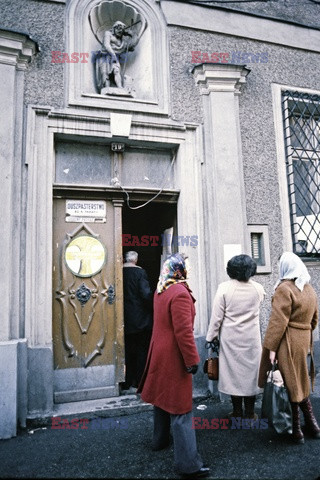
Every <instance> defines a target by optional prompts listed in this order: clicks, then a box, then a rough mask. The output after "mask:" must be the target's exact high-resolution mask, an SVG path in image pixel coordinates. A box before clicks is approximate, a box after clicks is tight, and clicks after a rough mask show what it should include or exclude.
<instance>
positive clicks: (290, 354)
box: [259, 252, 320, 443]
mask: <svg viewBox="0 0 320 480" xmlns="http://www.w3.org/2000/svg"><path fill="white" fill-rule="evenodd" d="M309 282H310V275H309V274H308V271H307V268H306V266H305V265H304V263H303V262H302V261H301V259H300V258H299V257H298V256H297V255H295V254H294V253H291V252H285V253H284V254H283V255H282V256H281V258H280V278H279V281H278V282H277V284H276V286H275V292H274V295H273V298H272V311H271V316H270V320H269V325H268V328H267V331H266V335H265V338H264V343H263V352H262V358H261V365H260V372H259V386H261V387H263V386H264V383H265V381H266V376H267V371H268V370H270V369H271V364H272V363H273V362H274V361H278V366H279V370H280V372H281V374H282V376H283V378H284V382H285V384H286V386H287V389H288V392H289V396H290V401H291V406H292V421H293V433H292V436H293V440H294V441H295V442H296V443H304V436H303V433H302V430H301V426H300V415H299V406H300V408H301V410H302V412H303V414H304V419H305V424H306V428H307V430H308V431H309V433H310V434H311V435H312V436H313V437H315V438H320V428H319V426H318V424H317V421H316V419H315V417H314V415H313V411H312V405H311V402H310V399H309V394H310V381H309V374H308V364H307V355H308V352H309V350H310V352H311V380H312V386H313V381H314V365H313V357H312V354H313V347H312V330H314V328H315V327H316V325H317V322H318V302H317V296H316V293H315V291H314V289H313V288H312V287H311V285H310V284H309Z"/></svg>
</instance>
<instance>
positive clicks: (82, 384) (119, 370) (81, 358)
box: [53, 199, 124, 402]
mask: <svg viewBox="0 0 320 480" xmlns="http://www.w3.org/2000/svg"><path fill="white" fill-rule="evenodd" d="M68 202H69V206H70V205H71V207H74V212H75V214H73V216H70V215H68ZM77 202H78V205H77ZM77 206H78V207H79V209H78V213H77V211H76V207H77ZM99 207H101V208H102V210H103V214H102V215H103V216H101V215H100V216H99V214H97V213H96V210H97V209H98V208H99ZM86 208H87V209H88V210H87V211H86V210H83V209H86ZM81 209H82V210H81ZM91 210H92V213H90V212H91ZM79 212H80V213H79ZM119 213H120V212H119ZM90 214H91V215H92V216H90ZM116 214H117V211H116V208H114V206H113V204H112V202H110V201H108V202H107V201H106V202H102V201H99V202H93V201H92V202H90V201H83V200H78V201H68V200H66V199H55V200H54V217H53V218H54V220H53V347H54V368H55V401H56V402H63V401H75V400H82V399H91V398H102V397H105V396H113V395H117V394H118V382H119V381H122V379H123V378H122V377H123V368H124V367H123V363H124V353H123V332H122V326H123V325H122V320H121V319H120V318H119V315H117V312H119V311H120V309H119V308H116V303H117V302H122V291H120V292H118V291H117V289H116V288H115V285H116V282H117V285H118V284H119V278H117V276H118V277H119V275H120V277H121V274H122V272H121V270H120V271H118V270H119V262H116V258H115V257H116V253H117V252H116V248H115V223H117V219H116V218H115V216H116ZM79 215H80V216H79ZM81 215H84V216H83V217H81ZM95 215H97V216H96V217H95ZM119 242H121V239H119ZM120 244H121V243H120ZM118 295H119V298H118ZM119 327H120V329H119ZM119 348H120V351H119ZM121 352H122V353H121Z"/></svg>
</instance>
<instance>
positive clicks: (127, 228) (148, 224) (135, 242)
mask: <svg viewBox="0 0 320 480" xmlns="http://www.w3.org/2000/svg"><path fill="white" fill-rule="evenodd" d="M140 204H141V202H131V203H130V205H131V206H132V207H136V206H139V205H140ZM169 228H173V230H172V231H173V236H174V237H175V236H176V234H177V204H176V203H165V202H151V203H149V204H147V205H146V206H144V207H142V208H138V209H131V208H129V207H128V205H127V204H125V205H124V207H123V210H122V248H123V257H124V255H125V253H126V252H128V251H129V250H134V251H136V252H137V253H138V255H139V257H138V265H139V266H140V267H142V268H144V270H145V271H146V272H147V275H148V279H149V283H150V287H151V290H152V291H153V292H154V291H155V290H156V287H157V283H158V279H159V274H160V264H161V256H162V254H163V250H164V247H165V246H167V245H168V237H166V235H164V232H165V231H166V230H167V229H169ZM163 235H164V236H163ZM172 248H173V252H174V248H175V247H174V246H173V247H172Z"/></svg>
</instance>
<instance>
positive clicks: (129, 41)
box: [97, 21, 139, 95]
mask: <svg viewBox="0 0 320 480" xmlns="http://www.w3.org/2000/svg"><path fill="white" fill-rule="evenodd" d="M128 29H130V27H126V25H125V24H124V23H122V22H120V21H117V22H115V23H114V24H113V26H112V28H111V29H110V30H107V31H106V32H105V34H104V36H103V43H102V50H101V54H100V55H99V58H98V59H97V63H98V69H99V72H98V74H99V84H100V93H102V94H103V93H107V94H112V93H113V94H118V95H121V93H122V94H126V93H132V92H120V91H119V89H125V90H126V87H127V86H128V84H129V83H130V79H129V78H126V76H125V75H124V73H125V67H126V63H127V59H128V58H127V57H128V52H132V51H133V50H134V48H135V46H136V45H137V43H138V41H139V38H138V36H137V35H135V34H134V33H129V32H128ZM121 67H122V69H121ZM115 87H116V88H117V89H118V90H117V91H115V90H114V88H115Z"/></svg>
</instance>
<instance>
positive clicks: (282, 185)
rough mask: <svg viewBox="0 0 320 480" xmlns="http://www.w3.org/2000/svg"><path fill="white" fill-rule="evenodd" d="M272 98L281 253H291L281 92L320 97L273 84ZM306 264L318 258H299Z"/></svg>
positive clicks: (291, 241)
mask: <svg viewBox="0 0 320 480" xmlns="http://www.w3.org/2000/svg"><path fill="white" fill-rule="evenodd" d="M271 88H272V98H273V113H274V126H275V136H276V150H277V167H278V178H279V195H280V208H281V214H282V215H281V221H282V234H283V238H282V247H283V251H293V240H292V228H291V212H290V203H289V195H290V192H289V187H288V180H287V168H286V161H287V156H286V145H285V137H284V126H283V113H282V101H283V97H282V95H283V92H284V91H286V90H289V91H292V92H299V93H300V92H301V93H305V94H308V95H320V91H319V90H314V89H306V88H299V87H295V86H292V85H282V84H276V83H273V84H272V86H271ZM300 258H301V259H302V260H303V261H305V262H308V264H311V263H313V264H314V265H320V257H318V258H315V257H304V256H301V257H300Z"/></svg>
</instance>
